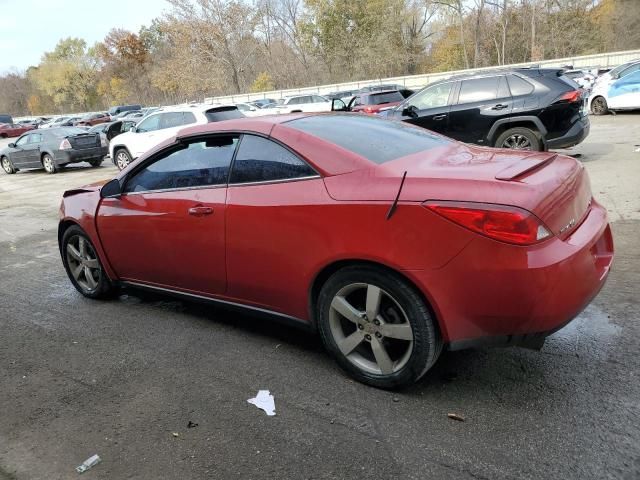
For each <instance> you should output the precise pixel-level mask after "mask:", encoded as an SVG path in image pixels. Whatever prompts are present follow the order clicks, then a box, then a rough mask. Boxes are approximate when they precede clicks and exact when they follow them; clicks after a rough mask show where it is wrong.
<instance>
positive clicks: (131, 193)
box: [121, 183, 227, 197]
mask: <svg viewBox="0 0 640 480" xmlns="http://www.w3.org/2000/svg"><path fill="white" fill-rule="evenodd" d="M226 187H227V184H226V183H221V184H220V185H198V186H197V187H180V188H163V189H160V190H139V191H137V192H125V193H122V194H121V196H123V197H126V196H128V195H141V194H144V193H163V192H176V191H180V192H186V191H189V190H203V189H210V188H211V189H213V188H215V189H218V188H226Z"/></svg>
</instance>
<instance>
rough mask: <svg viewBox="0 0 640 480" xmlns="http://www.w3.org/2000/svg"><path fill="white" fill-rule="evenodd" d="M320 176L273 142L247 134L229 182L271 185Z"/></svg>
mask: <svg viewBox="0 0 640 480" xmlns="http://www.w3.org/2000/svg"><path fill="white" fill-rule="evenodd" d="M314 175H317V173H316V172H315V170H313V169H312V168H311V167H310V166H309V165H307V164H306V163H305V162H303V161H302V160H300V159H299V158H298V157H297V156H296V155H294V154H293V153H291V152H290V151H289V150H287V149H286V148H284V147H282V146H280V145H278V144H277V143H275V142H274V141H272V140H268V139H266V138H262V137H258V136H255V135H244V136H243V137H242V141H241V142H240V148H238V154H237V155H236V159H235V160H234V162H233V169H232V170H231V180H230V182H229V183H248V182H269V181H274V180H287V179H294V178H302V177H310V176H314Z"/></svg>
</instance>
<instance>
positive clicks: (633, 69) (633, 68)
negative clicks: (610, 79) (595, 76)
mask: <svg viewBox="0 0 640 480" xmlns="http://www.w3.org/2000/svg"><path fill="white" fill-rule="evenodd" d="M639 69H640V63H636V64H635V65H631V66H630V67H627V68H625V69H624V70H623V71H621V72H620V78H622V77H625V76H627V75H629V74H630V73H633V72H636V71H638V70H639Z"/></svg>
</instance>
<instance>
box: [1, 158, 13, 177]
mask: <svg viewBox="0 0 640 480" xmlns="http://www.w3.org/2000/svg"><path fill="white" fill-rule="evenodd" d="M2 168H4V171H5V172H7V173H11V170H12V169H11V163H10V162H9V159H8V158H7V157H4V158H3V159H2Z"/></svg>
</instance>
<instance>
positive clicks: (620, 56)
mask: <svg viewBox="0 0 640 480" xmlns="http://www.w3.org/2000/svg"><path fill="white" fill-rule="evenodd" d="M636 58H640V50H626V51H623V52H608V53H598V54H594V55H581V56H575V57H566V58H555V59H553V60H542V61H539V62H524V63H513V64H510V65H500V66H495V67H483V68H475V69H474V68H470V69H466V70H454V71H449V72H439V73H426V74H422V75H409V76H404V77H390V78H380V79H375V80H363V81H360V82H347V83H335V84H330V85H319V86H315V87H303V88H291V89H288V90H273V91H270V92H260V93H242V94H236V95H225V96H221V97H207V98H205V99H204V102H205V103H215V102H219V103H239V102H248V101H251V100H259V99H261V98H273V99H279V98H284V97H287V96H290V95H300V94H313V93H315V94H320V95H322V94H326V93H329V92H335V91H341V90H358V89H360V88H362V87H366V86H369V85H380V84H385V83H395V84H399V85H404V86H405V87H406V88H411V89H418V88H422V87H424V86H425V85H428V84H429V83H432V82H435V81H438V80H442V79H444V78H448V77H451V76H453V75H460V74H464V73H473V72H476V71H478V70H482V71H487V70H498V69H504V68H518V67H530V66H535V65H539V66H540V67H562V66H565V65H572V66H573V67H574V68H581V67H602V68H606V67H615V66H617V65H620V64H622V63H626V62H629V61H631V60H635V59H636Z"/></svg>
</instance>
